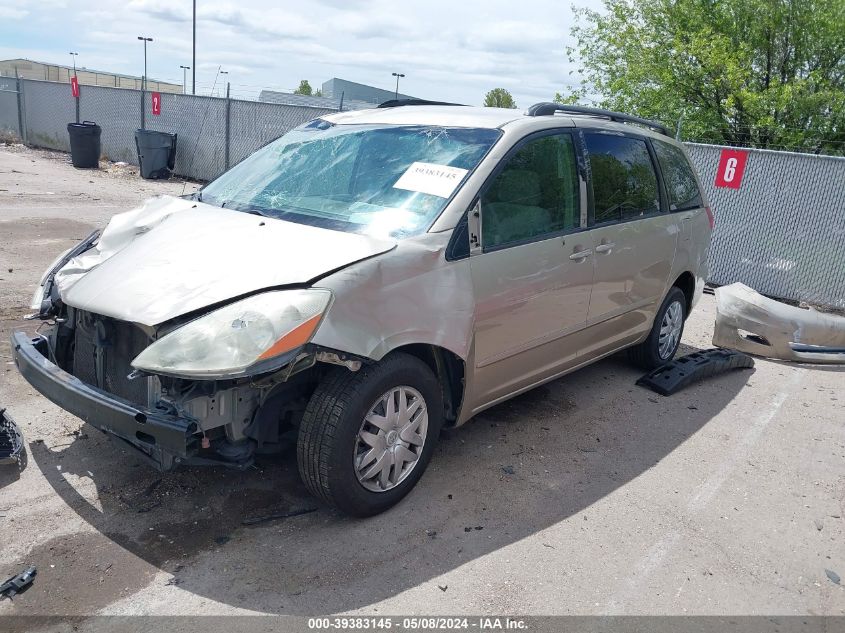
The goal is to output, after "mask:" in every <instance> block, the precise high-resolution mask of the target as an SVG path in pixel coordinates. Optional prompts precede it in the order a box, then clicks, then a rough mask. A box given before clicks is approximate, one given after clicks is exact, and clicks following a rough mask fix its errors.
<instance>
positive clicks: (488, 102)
mask: <svg viewBox="0 0 845 633" xmlns="http://www.w3.org/2000/svg"><path fill="white" fill-rule="evenodd" d="M484 107H485V108H516V103H514V100H513V97H512V96H511V93H509V92H508V91H507V90H505V89H504V88H493V90H491V91H490V92H488V93H487V94H486V95H484Z"/></svg>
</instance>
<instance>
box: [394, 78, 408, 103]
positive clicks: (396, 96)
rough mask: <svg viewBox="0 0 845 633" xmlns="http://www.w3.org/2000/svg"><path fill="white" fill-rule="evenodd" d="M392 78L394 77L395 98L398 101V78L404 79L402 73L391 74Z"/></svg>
mask: <svg viewBox="0 0 845 633" xmlns="http://www.w3.org/2000/svg"><path fill="white" fill-rule="evenodd" d="M393 76H394V77H396V95H395V98H396V99H399V77H404V76H405V75H403V74H402V73H393Z"/></svg>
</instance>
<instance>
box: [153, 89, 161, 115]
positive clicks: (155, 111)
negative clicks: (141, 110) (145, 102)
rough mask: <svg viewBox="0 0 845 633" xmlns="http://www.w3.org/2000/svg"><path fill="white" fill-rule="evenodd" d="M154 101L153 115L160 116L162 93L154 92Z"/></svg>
mask: <svg viewBox="0 0 845 633" xmlns="http://www.w3.org/2000/svg"><path fill="white" fill-rule="evenodd" d="M152 99H153V114H155V115H156V116H158V115H159V114H161V93H160V92H153V93H152Z"/></svg>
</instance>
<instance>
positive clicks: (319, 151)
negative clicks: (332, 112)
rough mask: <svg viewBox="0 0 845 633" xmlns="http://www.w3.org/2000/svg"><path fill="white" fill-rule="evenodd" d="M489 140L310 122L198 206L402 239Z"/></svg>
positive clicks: (432, 212) (491, 133)
mask: <svg viewBox="0 0 845 633" xmlns="http://www.w3.org/2000/svg"><path fill="white" fill-rule="evenodd" d="M499 134H500V133H499V131H498V130H490V129H476V128H447V127H431V126H373V125H366V126H365V125H343V126H332V125H330V124H329V123H327V122H325V121H317V122H312V123H310V124H308V125H306V126H303V127H301V128H299V129H297V130H293V131H292V132H289V133H288V134H286V135H284V136H283V137H281V138H280V139H278V140H276V141H274V142H273V143H270V144H269V145H268V146H267V147H265V148H264V149H262V150H260V151H258V152H256V153H255V154H254V155H252V156H251V157H249V158H247V159H246V160H244V161H243V162H242V163H240V164H239V165H238V166H236V167H235V168H234V169H232V170H230V171H228V172H227V173H225V174H223V175H222V176H220V178H218V179H217V180H215V181H214V182H212V183H210V184H209V185H207V186H206V187H205V188H204V189H203V190H202V191H201V192H200V194H199V196H198V197H199V199H200V200H201V201H202V202H206V203H209V204H214V205H218V206H221V207H225V208H227V209H236V210H239V211H246V212H251V213H257V214H260V215H263V216H267V217H272V218H278V219H283V220H289V221H292V222H298V223H301V224H311V225H314V226H321V227H324V228H329V229H334V230H340V231H347V232H351V233H364V234H368V235H373V236H378V237H407V236H409V235H414V234H417V233H421V232H423V231H425V230H426V229H428V227H429V226H430V225H431V223H432V222H433V221H434V220H435V218H436V217H437V215H438V214H439V213H440V212H441V211H442V210H443V208H444V207H445V206H446V203H447V202H448V200H449V198H450V197H451V196H452V194H453V193H454V192H455V191H456V190H457V188H458V187H459V186H460V185H461V183H462V182H463V180H464V179H465V178H466V176H467V174H469V172H470V171H471V170H472V169H473V168H474V167H475V166H476V165H477V164H478V162H479V161H480V160H481V158H482V157H483V156H484V155H485V154H486V153H487V151H488V150H489V149H490V147H492V145H493V143H495V141H496V140H497V139H498V138H499Z"/></svg>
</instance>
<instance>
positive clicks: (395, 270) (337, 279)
mask: <svg viewBox="0 0 845 633" xmlns="http://www.w3.org/2000/svg"><path fill="white" fill-rule="evenodd" d="M451 235H452V232H451V231H444V232H442V233H426V234H423V235H419V236H416V237H412V238H408V239H404V240H400V241H399V242H398V244H397V247H396V248H395V249H393V250H392V251H390V252H389V253H383V254H382V255H380V256H378V257H374V258H371V259H368V260H365V261H362V262H358V263H357V264H354V265H352V266H349V267H347V268H345V269H343V270H341V271H339V272H337V273H334V274H332V275H329V276H328V277H325V278H323V279H321V280H320V281H319V282H318V283H316V284H315V286H318V287H320V288H329V289H330V290H331V291H332V293H333V294H334V302H333V303H332V306H331V307H330V308H329V311H328V313H327V314H326V316H325V317H324V318H323V322H322V323H321V324H320V327H319V329H318V330H317V333H316V334H315V335H314V339H313V342H314V343H316V344H318V345H323V346H325V347H328V348H332V349H336V350H340V351H343V352H348V353H351V354H356V355H358V356H363V357H366V358H371V359H373V360H381V359H382V358H383V357H384V356H385V355H386V354H387V353H389V352H390V351H392V350H394V349H396V348H398V347H402V346H403V345H409V344H414V343H422V344H429V345H435V346H437V347H442V348H444V349H447V350H449V351H451V352H452V353H454V354H455V355H457V356H458V357H459V358H461V359H464V360H465V359H466V358H467V356H468V354H469V344H470V342H471V340H472V326H473V318H474V314H475V312H474V310H475V304H474V293H473V288H472V277H471V275H470V273H469V259H468V258H466V259H462V260H458V261H451V262H450V261H447V260H446V257H445V255H444V253H445V250H446V246H447V244H448V242H449V238H450V237H451Z"/></svg>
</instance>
